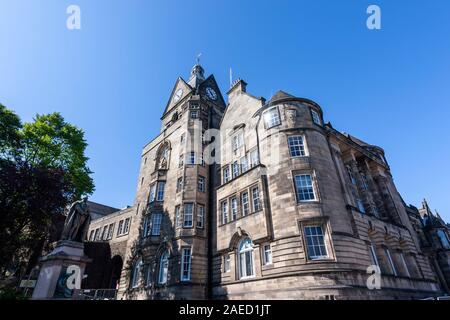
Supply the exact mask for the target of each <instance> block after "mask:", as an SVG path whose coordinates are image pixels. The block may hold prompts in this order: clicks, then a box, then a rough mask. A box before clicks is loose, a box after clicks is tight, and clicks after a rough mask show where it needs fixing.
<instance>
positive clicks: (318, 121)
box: [311, 109, 322, 126]
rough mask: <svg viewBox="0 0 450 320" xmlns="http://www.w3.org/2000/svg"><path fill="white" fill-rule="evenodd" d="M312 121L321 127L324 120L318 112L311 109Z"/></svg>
mask: <svg viewBox="0 0 450 320" xmlns="http://www.w3.org/2000/svg"><path fill="white" fill-rule="evenodd" d="M311 116H312V120H313V122H314V123H315V124H317V125H319V126H321V125H322V120H321V119H320V115H319V113H318V112H317V111H316V110H313V109H311Z"/></svg>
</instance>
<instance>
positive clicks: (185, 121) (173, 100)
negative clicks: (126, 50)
mask: <svg viewBox="0 0 450 320" xmlns="http://www.w3.org/2000/svg"><path fill="white" fill-rule="evenodd" d="M246 85H247V84H246V83H245V82H244V81H242V80H238V81H235V82H234V83H233V85H232V87H231V88H230V90H229V91H228V92H227V94H228V99H227V100H228V102H227V103H225V100H224V98H223V96H222V94H221V91H220V89H219V87H218V85H217V83H216V81H215V79H214V76H213V75H210V76H209V77H205V75H204V70H203V68H202V67H201V66H200V65H195V66H194V67H193V69H192V71H191V75H190V78H189V80H188V81H185V80H183V79H182V78H181V77H180V78H178V80H177V81H176V83H175V86H174V88H173V90H172V92H171V94H170V97H169V101H168V103H167V106H166V108H165V110H164V112H163V115H162V117H161V123H162V126H161V132H160V134H159V135H158V136H157V137H156V138H155V139H153V140H152V141H151V142H150V143H149V144H148V145H146V146H145V147H144V149H143V152H142V156H141V166H140V173H139V178H138V186H137V193H136V198H135V202H134V205H133V206H132V207H130V208H127V209H125V210H122V211H118V212H116V213H113V214H111V215H108V216H106V217H104V218H101V219H97V220H95V221H93V222H92V224H91V227H90V231H89V239H88V240H90V241H93V242H98V241H106V242H109V243H110V245H111V251H113V252H116V255H119V256H120V257H121V259H122V261H123V268H122V272H121V276H120V285H119V292H118V298H119V299H208V298H209V299H381V298H382V299H410V298H421V297H429V296H435V295H439V294H442V291H443V290H444V289H445V288H443V287H442V286H441V284H440V282H439V281H438V278H437V276H436V274H435V272H434V271H433V268H432V266H431V265H430V260H429V259H428V256H427V255H425V254H424V252H423V251H422V249H421V244H420V240H419V236H418V234H417V230H415V229H414V226H413V224H412V222H411V219H410V215H409V214H408V212H407V207H406V206H405V205H404V203H403V200H402V198H401V196H400V194H399V193H398V191H397V189H396V187H395V184H394V182H393V180H392V175H391V171H390V168H389V164H388V162H387V160H386V157H385V154H384V151H383V149H382V148H380V147H377V146H374V145H370V144H367V143H365V142H363V141H361V140H359V139H357V138H355V137H353V136H351V135H349V134H344V133H341V132H339V131H337V130H336V129H334V128H333V127H332V125H331V124H330V123H327V124H325V123H324V120H323V118H324V117H323V110H322V108H321V107H320V106H319V105H318V104H317V103H315V102H314V101H311V100H309V99H305V98H299V97H294V96H292V95H289V94H287V93H285V92H282V91H279V92H277V93H276V94H275V95H274V96H273V97H271V99H270V100H269V101H266V100H265V99H264V98H261V97H255V96H253V95H251V94H249V93H247V90H246ZM217 129H220V131H219V130H217ZM127 219H128V220H127ZM126 221H128V222H126ZM121 222H123V223H122V224H121ZM125 224H126V225H127V227H125ZM125 229H126V235H125V236H123V237H118V235H119V233H120V234H122V233H125V231H124V230H125ZM120 230H122V231H120ZM119 231H120V232H119ZM112 254H114V253H112ZM378 271H379V272H381V277H380V281H381V282H380V287H381V288H380V289H376V288H375V289H372V290H371V289H369V287H368V285H367V283H368V278H369V277H370V276H371V275H372V273H373V272H375V273H376V272H378ZM374 283H376V282H374Z"/></svg>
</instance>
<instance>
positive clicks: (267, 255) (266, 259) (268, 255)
mask: <svg viewBox="0 0 450 320" xmlns="http://www.w3.org/2000/svg"><path fill="white" fill-rule="evenodd" d="M263 263H264V265H268V264H272V248H271V247H270V244H266V245H265V246H264V247H263Z"/></svg>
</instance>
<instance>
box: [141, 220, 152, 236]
mask: <svg viewBox="0 0 450 320" xmlns="http://www.w3.org/2000/svg"><path fill="white" fill-rule="evenodd" d="M151 225H152V223H151V219H150V216H149V215H147V216H145V218H144V232H143V234H142V236H143V237H148V236H149V235H150V231H151Z"/></svg>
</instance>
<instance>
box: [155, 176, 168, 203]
mask: <svg viewBox="0 0 450 320" xmlns="http://www.w3.org/2000/svg"><path fill="white" fill-rule="evenodd" d="M165 186H166V183H165V182H164V181H160V182H158V190H157V192H156V201H163V200H164V188H165Z"/></svg>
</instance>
